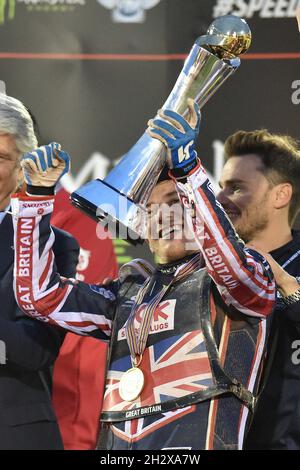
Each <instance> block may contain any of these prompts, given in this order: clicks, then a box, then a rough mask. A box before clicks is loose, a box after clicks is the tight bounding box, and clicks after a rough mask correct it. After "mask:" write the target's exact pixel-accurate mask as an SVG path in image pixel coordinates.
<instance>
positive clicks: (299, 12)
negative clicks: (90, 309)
mask: <svg viewBox="0 0 300 470" xmlns="http://www.w3.org/2000/svg"><path fill="white" fill-rule="evenodd" d="M296 18H297V21H298V29H299V33H300V6H299V7H298V10H297V11H296Z"/></svg>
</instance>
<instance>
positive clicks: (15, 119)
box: [0, 93, 38, 154]
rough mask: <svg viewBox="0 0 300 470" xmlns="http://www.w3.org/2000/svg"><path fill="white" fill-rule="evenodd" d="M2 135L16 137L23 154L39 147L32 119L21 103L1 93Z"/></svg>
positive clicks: (0, 123) (0, 117) (0, 128)
mask: <svg viewBox="0 0 300 470" xmlns="http://www.w3.org/2000/svg"><path fill="white" fill-rule="evenodd" d="M0 134H10V135H12V136H13V137H14V139H15V143H16V146H17V149H18V150H19V152H20V153H21V154H23V153H26V152H31V151H32V150H34V149H35V148H37V146H38V141H37V138H36V135H35V132H34V127H33V122H32V118H31V116H30V114H29V112H28V110H27V109H26V107H25V106H24V104H23V103H21V101H19V100H17V99H16V98H13V97H12V96H7V95H5V94H3V93H0Z"/></svg>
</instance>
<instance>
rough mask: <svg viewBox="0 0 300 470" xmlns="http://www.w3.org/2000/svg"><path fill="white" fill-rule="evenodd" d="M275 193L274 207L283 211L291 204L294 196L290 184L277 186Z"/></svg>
mask: <svg viewBox="0 0 300 470" xmlns="http://www.w3.org/2000/svg"><path fill="white" fill-rule="evenodd" d="M274 191H275V192H274V207H275V208H276V209H282V208H284V207H286V206H288V205H289V204H290V202H291V199H292V195H293V188H292V185H291V184H290V183H280V184H277V185H276V186H275V188H274Z"/></svg>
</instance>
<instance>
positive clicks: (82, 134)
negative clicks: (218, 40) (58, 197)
mask: <svg viewBox="0 0 300 470" xmlns="http://www.w3.org/2000/svg"><path fill="white" fill-rule="evenodd" d="M118 2H119V5H120V4H121V6H122V5H123V12H122V11H121V13H120V11H119V12H117V15H118V22H116V21H115V20H114V19H113V14H114V10H113V9H112V8H107V6H111V7H112V5H113V4H117V3H118ZM118 2H117V1H113V0H98V1H97V0H65V1H64V0H57V1H56V2H55V1H50V0H49V1H47V0H40V1H38V0H34V1H33V0H32V1H30V0H26V1H25V0H14V1H11V0H9V1H3V0H2V1H0V79H1V80H3V81H5V83H6V89H7V94H9V95H12V96H15V97H17V98H19V99H21V100H22V101H23V102H24V103H25V104H26V105H27V106H28V107H29V108H30V109H31V111H32V112H33V114H34V115H35V117H36V119H37V121H38V124H39V128H40V142H41V143H48V142H49V141H53V140H55V141H58V142H60V143H61V144H62V146H63V147H64V148H65V149H66V150H67V151H68V152H69V153H70V154H71V155H72V159H73V168H72V176H71V177H69V178H67V179H66V180H65V181H64V184H65V186H66V188H67V189H69V190H74V189H75V188H76V187H78V186H79V185H81V184H83V182H85V181H86V180H87V179H88V178H95V177H104V176H105V174H106V173H107V171H109V169H110V168H111V167H112V166H113V164H114V162H116V160H118V159H119V158H120V157H121V156H122V155H123V154H124V153H126V152H127V151H128V150H129V148H130V147H131V146H132V145H133V144H134V143H135V142H136V141H137V140H138V138H139V137H140V136H141V134H142V133H143V131H144V129H145V127H146V123H147V121H148V119H149V118H151V117H152V116H153V115H154V114H155V113H156V110H157V109H158V108H159V107H160V106H161V105H162V104H163V102H164V101H165V99H166V98H167V96H168V94H169V92H170V90H171V89H172V87H173V85H174V83H175V81H176V78H177V76H178V74H179V72H180V70H181V68H182V66H183V61H184V58H185V56H186V55H187V54H188V52H189V51H190V49H191V47H192V44H193V43H194V41H195V39H196V38H197V37H198V36H199V35H201V34H204V33H205V31H206V29H207V27H208V25H209V24H210V23H211V21H212V20H213V18H214V16H220V15H221V14H227V13H230V12H233V13H236V14H239V13H240V14H241V15H242V16H244V17H245V18H246V19H247V21H248V23H249V25H250V27H251V29H252V33H253V44H252V47H251V49H250V52H249V53H248V54H247V55H246V56H244V58H243V60H242V65H241V68H240V69H239V71H237V73H236V74H235V75H234V76H233V77H232V78H230V79H229V80H228V82H227V83H226V84H225V85H224V86H223V87H222V88H221V89H220V90H219V91H218V92H217V93H216V95H215V96H214V97H213V98H212V99H211V101H210V102H209V103H208V104H207V105H206V106H205V108H204V110H203V111H204V112H203V125H202V130H201V135H200V139H199V149H198V150H199V153H200V155H201V158H202V160H203V161H204V163H205V165H206V167H207V169H208V170H209V172H210V173H211V175H212V176H213V178H214V180H215V181H217V180H218V176H219V172H220V168H221V166H222V142H223V141H224V140H225V138H226V136H228V135H229V134H231V133H232V132H234V131H235V130H237V129H241V128H243V129H246V130H251V129H254V128H261V127H266V128H268V129H270V130H271V131H275V132H283V133H289V134H291V135H293V136H294V137H296V138H298V137H299V111H300V67H299V59H300V48H299V40H300V35H299V32H298V28H297V24H296V20H295V18H294V17H293V14H294V10H295V8H296V6H297V5H298V4H300V1H297V0H287V1H284V2H283V1H282V0H274V1H272V2H270V0H266V1H261V2H258V1H257V0H256V2H254V1H253V0H249V1H232V0H160V1H159V0H156V1H154V0H150V1H149V0H130V1H128V0H121V1H120V0H118ZM149 3H152V8H149V9H145V10H144V11H143V10H141V9H140V10H139V11H138V10H137V8H138V7H139V6H140V7H141V6H143V5H144V6H147V4H148V6H149ZM155 3H156V5H154V6H153V4H155ZM259 3H260V7H259V6H258V4H259ZM255 4H256V7H257V11H253V7H254V6H255ZM150 6H151V5H150ZM130 8H131V9H132V11H130ZM1 11H2V13H1ZM139 13H140V16H143V15H144V18H143V21H142V22H136V19H139V18H137V17H138V14H139ZM298 225H299V223H298ZM116 249H117V254H118V260H119V262H120V263H122V262H124V261H127V260H128V259H129V258H130V257H131V256H134V257H136V256H145V255H146V250H145V248H142V247H140V248H138V249H135V248H131V247H129V246H127V245H126V244H124V243H123V242H116Z"/></svg>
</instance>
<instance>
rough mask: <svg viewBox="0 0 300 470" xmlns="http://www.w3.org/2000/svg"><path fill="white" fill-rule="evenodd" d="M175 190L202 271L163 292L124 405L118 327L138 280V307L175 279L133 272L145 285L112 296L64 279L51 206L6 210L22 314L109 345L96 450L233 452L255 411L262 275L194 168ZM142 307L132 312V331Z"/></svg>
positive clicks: (124, 287)
mask: <svg viewBox="0 0 300 470" xmlns="http://www.w3.org/2000/svg"><path fill="white" fill-rule="evenodd" d="M177 190H178V193H179V196H180V199H181V201H182V204H183V206H184V207H185V208H186V209H187V211H186V212H187V214H188V215H187V217H188V218H189V223H190V226H191V228H192V229H193V231H194V234H195V239H196V241H197V242H198V244H199V249H200V254H201V256H200V255H198V257H199V259H200V260H201V263H202V264H201V265H199V266H198V267H197V269H195V271H194V272H193V274H190V275H189V276H188V277H187V278H185V279H184V280H183V281H180V282H177V283H175V284H174V285H173V286H172V288H171V289H170V291H168V293H167V295H166V297H165V298H162V300H161V302H160V303H159V305H158V306H157V309H156V310H155V312H154V314H153V317H152V320H151V324H150V332H149V336H148V341H147V345H146V349H145V351H144V354H143V360H142V362H141V365H140V368H141V369H142V371H143V372H144V374H145V383H146V385H145V387H144V389H143V391H142V393H141V395H140V396H139V397H138V398H137V399H136V400H135V401H134V402H125V401H124V400H122V399H121V397H120V395H119V381H120V378H121V377H122V375H123V373H124V372H125V371H126V370H127V369H129V368H130V367H131V362H130V354H129V348H128V344H127V340H126V339H125V337H124V325H125V323H126V321H127V319H128V316H129V314H130V311H131V308H132V305H133V302H134V298H135V297H136V295H137V293H138V291H139V289H140V287H141V285H142V283H143V282H144V280H145V278H147V277H148V276H151V283H150V285H149V290H147V295H146V297H145V303H146V304H147V302H148V301H149V300H150V299H151V298H152V296H153V295H155V292H157V290H159V289H161V287H162V285H164V284H165V282H168V280H169V278H168V276H172V275H174V273H165V272H161V271H155V272H154V273H152V274H151V272H150V271H149V269H148V268H147V266H145V264H143V263H135V262H133V263H132V267H133V268H134V267H136V268H137V270H138V271H139V272H140V273H142V274H143V273H144V277H143V276H133V277H130V276H129V277H127V278H125V280H124V281H123V282H121V283H118V282H117V283H115V284H114V285H113V286H112V287H111V288H108V287H103V286H90V285H87V284H84V283H79V284H76V283H74V282H73V281H72V280H68V281H65V280H62V279H61V278H60V276H59V275H58V273H57V272H56V268H55V263H54V259H53V254H52V251H51V247H52V244H53V238H54V237H53V233H52V231H51V229H50V225H49V219H50V215H51V212H52V206H53V197H43V198H36V197H24V196H18V197H15V198H14V199H13V211H14V214H15V217H14V226H15V243H16V251H15V255H16V256H15V295H16V298H17V301H18V303H19V305H20V307H21V308H22V309H23V311H24V312H25V313H27V314H28V315H30V316H32V317H34V318H37V319H39V320H41V321H45V322H48V323H51V324H55V325H59V326H60V327H63V328H66V329H68V330H70V331H74V332H75V333H78V334H84V335H87V334H88V335H92V336H95V337H98V338H100V339H103V340H106V341H107V340H109V339H110V338H111V342H110V362H109V366H108V372H107V385H106V390H105V397H104V403H103V414H102V419H103V421H104V420H105V421H106V422H110V424H106V425H105V426H106V427H109V430H108V433H106V437H108V440H107V441H106V443H105V446H106V448H112V449H127V448H129V449H133V448H134V449H163V448H170V447H176V448H182V447H184V448H189V449H204V448H206V449H214V448H223V449H236V448H241V447H242V444H243V437H244V433H245V429H246V426H247V419H248V408H249V409H252V408H253V396H252V393H254V394H255V393H256V391H257V385H258V379H259V373H260V369H261V364H262V361H263V358H264V354H265V345H266V340H267V337H268V329H269V328H268V323H269V321H268V318H269V315H270V313H271V312H272V310H273V306H274V301H275V285H274V281H273V279H272V276H271V275H270V269H269V266H268V264H267V263H266V262H265V260H264V259H263V258H262V257H261V256H260V255H259V254H258V253H256V252H254V251H252V250H249V249H246V248H245V247H244V245H243V243H242V242H241V240H240V239H239V238H238V237H237V235H236V233H235V231H234V229H233V227H232V225H231V223H230V222H229V220H228V219H227V217H226V215H225V213H224V211H223V209H222V207H221V206H220V204H218V202H217V201H216V199H215V196H214V194H213V191H212V189H211V187H210V184H209V180H208V178H207V175H206V173H205V171H204V170H203V168H202V167H201V166H199V167H198V168H197V169H196V170H195V171H194V172H193V174H192V175H189V177H188V179H187V181H186V182H185V183H178V182H177ZM184 261H185V260H184ZM185 265H186V263H185V264H184V266H185ZM200 266H205V270H204V269H201V267H200ZM178 269H181V268H180V267H179V268H178ZM204 274H205V276H204ZM166 276H167V278H165V277H166ZM211 280H212V284H210V282H211ZM145 303H144V304H142V305H141V306H140V308H139V310H138V312H137V313H136V317H135V318H136V324H137V325H136V326H137V329H138V328H139V322H140V318H141V316H142V315H143V308H144V307H145ZM214 397H215V398H214ZM217 397H220V398H217ZM112 421H113V422H114V423H115V424H114V425H112V424H111V423H112ZM103 435H104V434H103Z"/></svg>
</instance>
